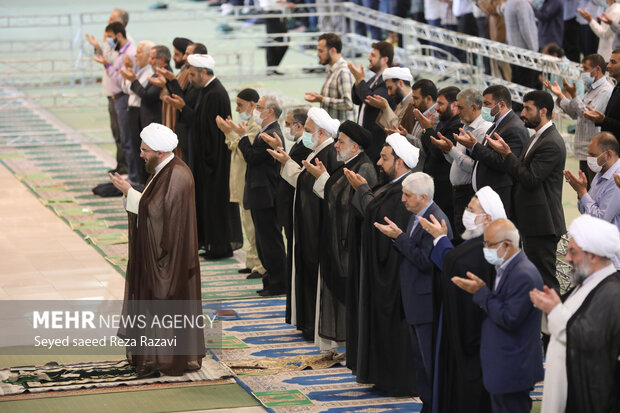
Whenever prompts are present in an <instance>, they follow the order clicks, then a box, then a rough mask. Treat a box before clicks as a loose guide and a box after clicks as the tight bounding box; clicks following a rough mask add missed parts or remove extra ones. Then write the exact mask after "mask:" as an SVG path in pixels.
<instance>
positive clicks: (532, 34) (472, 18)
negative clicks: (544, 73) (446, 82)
mask: <svg viewBox="0 0 620 413" xmlns="http://www.w3.org/2000/svg"><path fill="white" fill-rule="evenodd" d="M209 2H210V3H215V4H220V3H221V4H222V14H224V15H226V14H230V13H232V12H233V11H232V7H230V6H243V5H244V4H246V5H248V4H254V5H256V6H258V7H259V8H260V9H261V11H262V12H266V13H276V12H278V10H283V9H286V8H288V9H291V10H290V11H289V12H287V13H286V16H287V17H288V19H286V18H283V17H282V16H274V17H273V18H266V19H264V20H263V23H264V24H265V28H266V31H267V33H281V34H282V36H278V37H274V38H273V40H274V41H276V42H283V41H284V37H283V36H284V35H285V33H287V32H288V31H289V30H293V31H306V32H335V33H342V32H346V31H347V28H348V27H351V28H352V29H353V31H354V33H356V34H358V35H360V36H363V37H369V38H370V39H372V40H375V41H380V40H386V41H389V42H391V43H392V44H394V45H399V46H401V47H402V35H399V34H398V33H395V32H390V31H389V30H384V29H382V28H381V27H378V26H375V25H373V24H372V22H371V21H365V22H362V21H360V20H357V19H356V21H355V22H354V23H353V24H350V25H349V24H348V23H347V22H346V20H345V19H342V18H340V17H339V16H332V15H330V14H329V12H333V11H335V10H336V11H337V10H338V9H336V8H332V5H333V4H334V3H339V2H340V1H338V0H316V1H312V0H292V1H287V2H284V1H276V0H260V1H257V0H245V1H244V0H209ZM353 3H355V4H358V5H362V6H364V7H367V8H370V9H373V10H377V11H380V12H382V13H387V14H391V15H394V16H398V17H402V18H405V19H411V20H414V21H417V22H420V23H426V24H429V25H431V26H435V27H441V28H444V29H447V30H451V31H455V32H459V33H462V34H465V35H468V36H477V37H480V38H484V39H489V40H492V41H495V42H499V43H505V44H508V45H510V46H514V47H518V48H522V49H527V50H530V51H532V52H542V53H545V54H548V55H551V56H553V57H555V58H557V59H558V60H564V61H567V62H568V61H569V60H570V61H573V62H581V57H582V56H588V55H591V54H599V55H601V56H603V58H604V59H605V60H609V58H610V57H611V52H612V51H613V50H614V49H616V48H619V47H620V4H618V2H617V1H616V0H596V1H595V0H451V1H447V0H399V1H390V0H353ZM303 4H305V5H306V7H305V8H304V7H301V5H303ZM296 14H303V15H300V16H296ZM249 17H251V16H249ZM248 21H249V22H254V23H258V21H256V19H250V20H248ZM227 27H228V29H229V30H232V27H229V26H227ZM423 43H425V44H426V42H423ZM428 45H430V46H434V47H437V48H440V49H444V50H445V51H446V52H448V53H451V54H452V55H454V56H455V57H456V58H457V59H459V60H460V61H462V62H464V63H468V56H467V55H466V52H465V51H464V50H462V49H458V48H454V47H451V46H448V45H445V44H442V43H437V42H429V43H428ZM286 50H287V46H286V45H279V46H273V47H269V46H268V47H267V64H268V66H270V67H271V68H272V69H270V73H271V74H280V73H279V72H278V71H277V70H275V68H276V67H277V66H278V64H279V63H280V61H281V60H282V58H283V57H284V54H285V53H286ZM437 55H441V52H440V53H437ZM475 57H476V56H475V55H474V58H475ZM483 65H484V70H485V72H486V73H487V74H490V75H493V76H494V77H498V78H503V79H505V80H508V81H512V82H514V83H519V84H521V85H524V86H527V87H531V88H537V89H541V88H542V79H541V78H540V76H539V74H538V72H537V71H536V70H534V69H533V68H531V67H523V66H520V65H511V64H509V63H507V62H502V61H498V60H494V59H487V58H484V59H483ZM577 84H578V85H579V84H580V83H579V82H577ZM581 87H582V86H581Z"/></svg>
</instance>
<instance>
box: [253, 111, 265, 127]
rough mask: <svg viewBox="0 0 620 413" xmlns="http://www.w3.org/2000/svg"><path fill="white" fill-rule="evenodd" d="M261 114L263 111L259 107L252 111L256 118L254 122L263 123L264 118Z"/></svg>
mask: <svg viewBox="0 0 620 413" xmlns="http://www.w3.org/2000/svg"><path fill="white" fill-rule="evenodd" d="M261 114H262V112H259V111H258V109H254V112H252V117H253V118H254V122H256V123H258V124H259V125H262V124H263V119H262V118H261Z"/></svg>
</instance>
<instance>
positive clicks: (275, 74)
mask: <svg viewBox="0 0 620 413" xmlns="http://www.w3.org/2000/svg"><path fill="white" fill-rule="evenodd" d="M267 76H284V73H282V72H278V71H277V70H271V69H270V70H267Z"/></svg>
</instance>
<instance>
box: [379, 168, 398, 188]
mask: <svg viewBox="0 0 620 413" xmlns="http://www.w3.org/2000/svg"><path fill="white" fill-rule="evenodd" d="M394 175H396V174H395V172H394V171H392V173H388V172H385V170H384V169H383V168H382V167H379V181H380V182H381V183H382V184H384V185H385V184H387V183H389V182H391V181H393V180H394V178H395V176H394Z"/></svg>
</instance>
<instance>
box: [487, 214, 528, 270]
mask: <svg viewBox="0 0 620 413" xmlns="http://www.w3.org/2000/svg"><path fill="white" fill-rule="evenodd" d="M484 242H485V244H484V245H485V248H490V249H497V250H498V255H499V256H502V253H504V251H506V252H505V255H503V257H504V261H505V260H507V259H509V258H510V257H512V256H513V255H514V254H516V253H517V252H519V231H518V230H517V227H515V225H514V224H513V223H512V222H510V220H508V219H506V218H499V219H496V220H495V221H492V222H491V223H490V224H489V225H488V226H487V227H486V229H485V230H484ZM500 252H501V253H500Z"/></svg>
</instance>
